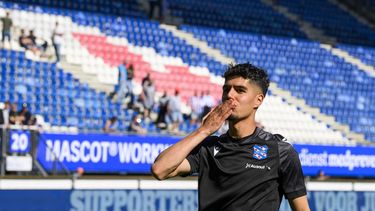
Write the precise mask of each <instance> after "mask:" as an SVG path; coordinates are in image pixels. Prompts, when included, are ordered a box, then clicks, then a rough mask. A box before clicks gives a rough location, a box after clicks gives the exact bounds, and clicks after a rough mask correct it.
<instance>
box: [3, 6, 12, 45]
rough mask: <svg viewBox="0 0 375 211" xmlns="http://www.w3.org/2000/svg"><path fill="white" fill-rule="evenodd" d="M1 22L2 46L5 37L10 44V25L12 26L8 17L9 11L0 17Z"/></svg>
mask: <svg viewBox="0 0 375 211" xmlns="http://www.w3.org/2000/svg"><path fill="white" fill-rule="evenodd" d="M1 23H2V24H3V29H2V37H1V42H2V43H3V46H4V42H5V38H6V39H7V40H8V42H9V44H11V40H12V37H11V29H12V26H13V21H12V19H11V18H10V13H9V12H6V13H5V17H2V18H1Z"/></svg>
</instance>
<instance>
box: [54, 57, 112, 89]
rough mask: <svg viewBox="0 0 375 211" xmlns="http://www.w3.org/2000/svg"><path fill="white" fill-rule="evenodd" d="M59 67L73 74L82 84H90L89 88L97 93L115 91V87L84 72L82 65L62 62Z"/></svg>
mask: <svg viewBox="0 0 375 211" xmlns="http://www.w3.org/2000/svg"><path fill="white" fill-rule="evenodd" d="M59 65H60V68H61V69H63V70H64V71H66V72H69V73H71V74H72V75H73V78H76V79H78V80H79V81H80V82H82V83H86V84H88V86H89V87H91V88H93V89H94V90H96V91H97V92H105V93H106V94H109V93H110V92H112V91H113V89H114V86H113V85H111V84H104V83H102V82H100V81H99V78H98V76H97V75H95V74H89V73H85V72H83V71H82V67H81V65H76V64H70V63H68V62H66V61H62V62H60V64H59Z"/></svg>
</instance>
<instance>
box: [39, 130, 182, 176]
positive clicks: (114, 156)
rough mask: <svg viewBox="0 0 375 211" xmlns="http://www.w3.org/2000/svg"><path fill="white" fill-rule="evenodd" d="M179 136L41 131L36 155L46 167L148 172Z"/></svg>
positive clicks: (52, 168)
mask: <svg viewBox="0 0 375 211" xmlns="http://www.w3.org/2000/svg"><path fill="white" fill-rule="evenodd" d="M179 139H180V138H173V137H162V136H138V135H107V134H105V135H94V134H90V135H82V134H78V135H67V134H41V136H40V139H39V146H38V154H37V159H38V161H39V162H40V163H41V165H42V166H43V167H44V169H45V170H47V171H49V172H50V171H52V170H54V168H56V170H61V169H62V168H63V167H65V168H66V169H68V170H69V171H75V170H76V169H77V168H78V167H81V168H83V169H84V171H85V172H91V173H95V172H98V173H123V174H126V173H147V174H148V173H150V166H151V164H152V163H153V162H154V160H155V158H156V157H157V156H158V155H159V154H160V152H162V151H163V150H164V149H166V148H168V147H169V146H170V145H172V144H174V143H176V142H177V141H178V140H179Z"/></svg>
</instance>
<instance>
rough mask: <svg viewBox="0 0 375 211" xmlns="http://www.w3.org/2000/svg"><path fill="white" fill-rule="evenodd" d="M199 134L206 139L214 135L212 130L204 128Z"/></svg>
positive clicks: (200, 128)
mask: <svg viewBox="0 0 375 211" xmlns="http://www.w3.org/2000/svg"><path fill="white" fill-rule="evenodd" d="M197 133H198V134H200V135H202V136H204V137H207V136H210V135H211V134H212V133H211V132H210V130H208V129H207V128H204V127H202V126H201V127H199V128H198V130H197Z"/></svg>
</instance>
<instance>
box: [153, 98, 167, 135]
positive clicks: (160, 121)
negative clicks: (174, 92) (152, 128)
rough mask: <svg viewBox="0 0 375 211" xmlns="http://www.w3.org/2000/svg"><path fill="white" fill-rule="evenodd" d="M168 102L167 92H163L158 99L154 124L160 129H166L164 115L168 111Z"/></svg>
mask: <svg viewBox="0 0 375 211" xmlns="http://www.w3.org/2000/svg"><path fill="white" fill-rule="evenodd" d="M168 100H169V98H168V95H167V92H166V91H164V93H163V95H162V96H161V97H160V98H159V109H158V117H157V118H156V124H157V126H158V127H159V128H160V129H166V128H167V122H166V115H167V111H168Z"/></svg>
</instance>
